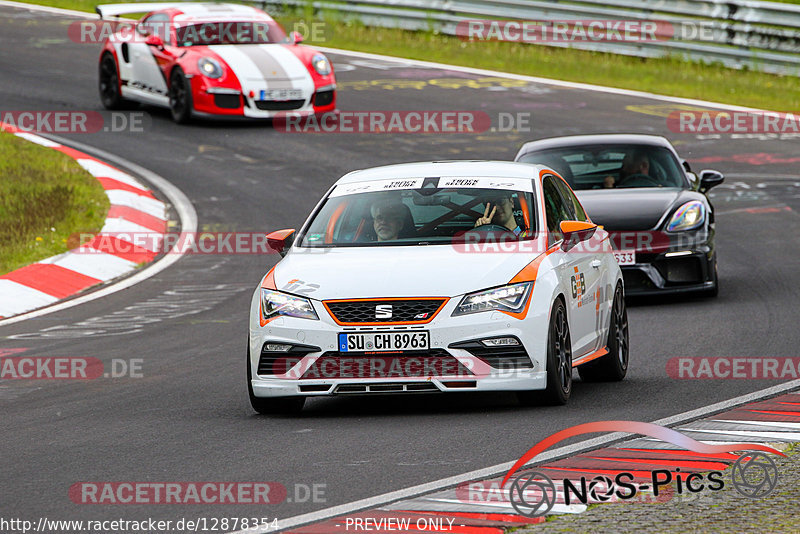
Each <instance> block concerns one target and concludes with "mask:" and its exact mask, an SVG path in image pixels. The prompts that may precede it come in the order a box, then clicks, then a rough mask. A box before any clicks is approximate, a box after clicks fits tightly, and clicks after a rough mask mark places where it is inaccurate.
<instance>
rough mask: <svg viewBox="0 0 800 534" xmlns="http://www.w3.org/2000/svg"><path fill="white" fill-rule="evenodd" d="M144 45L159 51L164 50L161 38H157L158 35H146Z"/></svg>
mask: <svg viewBox="0 0 800 534" xmlns="http://www.w3.org/2000/svg"><path fill="white" fill-rule="evenodd" d="M144 43H145V44H146V45H147V46H155V47H156V48H159V49H161V48H164V40H163V39H161V37H159V36H158V35H148V36H147V37H146V38H145V40H144Z"/></svg>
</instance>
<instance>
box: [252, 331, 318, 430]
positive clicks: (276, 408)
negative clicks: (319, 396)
mask: <svg viewBox="0 0 800 534" xmlns="http://www.w3.org/2000/svg"><path fill="white" fill-rule="evenodd" d="M247 393H248V395H249V397H250V406H252V407H253V409H254V410H255V411H257V412H258V413H260V414H261V415H294V414H298V413H300V412H301V411H302V410H303V405H304V404H305V403H306V398H305V397H256V396H255V394H254V393H253V372H252V370H251V367H250V345H249V344H248V346H247Z"/></svg>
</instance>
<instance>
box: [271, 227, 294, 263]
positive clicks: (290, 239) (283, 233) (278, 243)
mask: <svg viewBox="0 0 800 534" xmlns="http://www.w3.org/2000/svg"><path fill="white" fill-rule="evenodd" d="M294 237H295V232H294V228H291V229H287V230H276V231H274V232H271V233H269V234H267V246H269V248H270V250H271V251H274V252H277V253H278V254H280V255H281V257H284V256H286V253H287V252H289V248H291V246H292V245H293V244H294Z"/></svg>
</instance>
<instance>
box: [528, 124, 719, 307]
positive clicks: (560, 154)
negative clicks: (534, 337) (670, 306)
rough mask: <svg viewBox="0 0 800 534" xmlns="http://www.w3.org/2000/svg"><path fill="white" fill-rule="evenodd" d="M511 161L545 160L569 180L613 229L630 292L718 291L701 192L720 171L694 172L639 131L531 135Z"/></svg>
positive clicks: (595, 217) (709, 214)
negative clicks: (535, 138) (546, 136)
mask: <svg viewBox="0 0 800 534" xmlns="http://www.w3.org/2000/svg"><path fill="white" fill-rule="evenodd" d="M515 161H521V162H523V163H538V164H543V165H547V166H548V167H550V168H552V169H554V170H555V171H556V172H558V173H559V174H560V175H561V176H562V177H563V178H564V179H565V180H566V181H567V182H568V183H569V185H570V186H572V189H573V190H574V191H575V193H576V194H577V195H578V198H579V199H580V201H581V204H583V206H584V208H585V209H586V211H587V212H588V214H589V216H590V217H591V219H592V221H594V222H595V223H597V224H601V225H603V226H604V227H605V229H606V230H608V231H609V232H610V233H611V234H612V239H613V243H614V248H615V255H616V256H617V261H618V262H619V264H620V266H621V267H622V273H623V276H624V279H625V291H626V293H627V294H628V295H646V294H657V293H664V292H702V293H705V294H708V295H711V296H716V294H717V292H718V288H719V282H718V280H717V255H716V251H715V249H714V207H713V206H712V205H711V202H710V201H709V200H708V197H707V196H706V193H707V192H708V190H709V189H711V188H712V187H714V186H715V185H719V184H721V183H722V181H723V180H724V177H723V176H722V174H721V173H719V172H717V171H713V170H704V171H700V175H699V176H697V175H695V174H694V173H693V172H692V171H691V169H690V167H689V164H688V163H687V162H686V161H685V160H683V159H681V158H680V157H679V156H678V153H677V152H676V151H675V148H674V147H673V146H672V145H671V144H670V142H669V141H667V140H666V139H665V138H663V137H660V136H654V135H638V134H630V135H618V134H601V135H580V136H570V137H556V138H551V139H542V140H540V141H532V142H530V143H526V144H525V145H523V146H522V148H521V149H520V150H519V153H517V156H516V158H515Z"/></svg>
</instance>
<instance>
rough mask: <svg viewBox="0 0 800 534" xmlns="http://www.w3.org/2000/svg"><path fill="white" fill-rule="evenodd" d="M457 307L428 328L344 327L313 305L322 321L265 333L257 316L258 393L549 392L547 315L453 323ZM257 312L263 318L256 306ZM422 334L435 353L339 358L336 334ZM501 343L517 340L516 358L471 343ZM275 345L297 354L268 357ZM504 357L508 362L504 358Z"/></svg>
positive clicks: (253, 343) (285, 321)
mask: <svg viewBox="0 0 800 534" xmlns="http://www.w3.org/2000/svg"><path fill="white" fill-rule="evenodd" d="M458 300H459V299H450V300H449V301H448V302H447V304H445V306H444V308H442V309H441V311H440V312H439V313H438V314H437V315H436V317H434V319H433V320H432V321H431V322H430V323H428V324H420V325H414V324H412V325H402V326H400V325H398V326H392V325H391V324H388V325H387V324H384V325H376V326H354V327H349V326H341V325H338V324H336V323H335V322H334V321H333V319H332V318H331V317H330V315H329V314H328V313H327V311H326V310H325V308H324V307H323V306H322V305H321V303H320V302H318V301H313V304H314V307H315V310H316V311H317V315H318V316H319V317H320V320H318V321H312V320H306V319H298V318H291V317H279V318H277V319H275V320H273V321H271V322H269V323H267V324H266V325H264V326H260V324H259V323H258V319H257V317H256V319H255V322H254V321H253V320H252V318H251V326H250V338H249V343H250V362H249V364H250V369H251V376H252V379H251V388H252V391H253V394H254V395H255V396H256V397H289V396H332V395H353V394H372V393H376V394H387V393H406V394H409V393H425V392H469V391H529V390H540V389H545V387H546V385H547V377H546V363H545V362H546V339H547V316H546V312H545V316H544V319H543V320H542V319H541V317H537V316H536V315H535V312H532V311H531V312H529V314H528V316H527V318H526V319H522V320H520V319H517V318H514V317H510V316H508V315H506V314H504V313H501V312H485V313H477V314H472V315H465V316H459V317H451V316H450V315H451V312H452V310H453V309H454V308H455V306H456V305H457V303H458ZM253 313H258V308H257V307H256V308H254V309H253ZM419 330H426V331H428V332H430V347H429V348H428V349H427V350H424V351H399V352H396V353H364V352H339V351H338V348H339V347H338V341H337V340H338V335H339V334H340V333H343V332H348V333H359V332H376V331H379V332H385V333H389V334H394V333H401V332H413V331H419ZM496 337H514V338H516V339H517V340H518V341H519V343H520V344H519V346H518V347H516V348H515V349H514V350H513V351H511V350H509V349H508V347H506V348H503V349H498V352H497V353H493V354H489V355H487V352H486V351H487V350H494V349H480V350H478V349H475V348H474V347H475V345H474V344H470V343H468V342H475V341H476V340H480V339H487V338H496ZM465 342H466V343H467V344H466V345H464V343H465ZM276 344H287V345H291V346H292V347H293V348H292V349H290V350H289V351H288V352H287V353H286V356H285V357H283V356H282V355H276V353H275V352H271V351H270V350H266V351H265V350H264V349H265V347H266V346H267V345H276ZM454 345H457V346H454ZM295 347H297V348H295ZM267 348H269V347H267ZM502 351H505V352H506V353H507V356H508V357H506V355H503V354H500V352H502ZM520 351H521V352H520ZM512 352H513V354H512ZM520 354H522V356H520ZM265 355H266V359H265Z"/></svg>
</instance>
